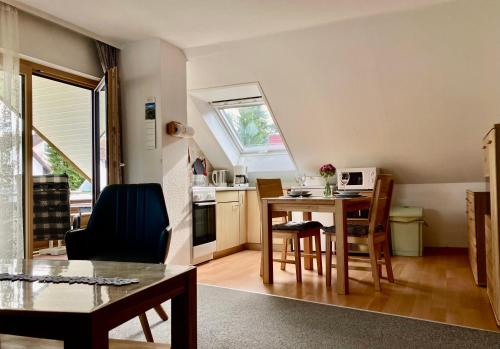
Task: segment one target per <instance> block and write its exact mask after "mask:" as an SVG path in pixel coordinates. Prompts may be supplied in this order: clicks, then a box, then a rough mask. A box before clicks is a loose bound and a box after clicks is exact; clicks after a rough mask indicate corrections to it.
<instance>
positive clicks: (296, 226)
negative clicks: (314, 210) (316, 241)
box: [273, 221, 323, 231]
mask: <svg viewBox="0 0 500 349" xmlns="http://www.w3.org/2000/svg"><path fill="white" fill-rule="evenodd" d="M321 227H323V224H321V223H320V222H317V221H305V222H287V223H282V224H274V225H273V230H299V231H304V230H308V229H319V228H321Z"/></svg>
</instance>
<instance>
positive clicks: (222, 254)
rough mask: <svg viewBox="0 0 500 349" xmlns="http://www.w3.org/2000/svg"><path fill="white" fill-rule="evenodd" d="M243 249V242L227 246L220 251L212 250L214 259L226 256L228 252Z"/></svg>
mask: <svg viewBox="0 0 500 349" xmlns="http://www.w3.org/2000/svg"><path fill="white" fill-rule="evenodd" d="M245 249H246V248H245V244H243V245H238V246H234V247H230V248H227V249H225V250H222V251H216V252H214V259H217V258H222V257H226V256H229V255H230V254H233V253H238V252H241V251H243V250H245Z"/></svg>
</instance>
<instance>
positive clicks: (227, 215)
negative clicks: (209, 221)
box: [215, 201, 240, 252]
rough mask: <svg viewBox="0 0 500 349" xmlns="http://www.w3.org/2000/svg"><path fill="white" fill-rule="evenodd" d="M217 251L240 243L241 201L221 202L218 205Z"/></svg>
mask: <svg viewBox="0 0 500 349" xmlns="http://www.w3.org/2000/svg"><path fill="white" fill-rule="evenodd" d="M215 220H216V239H217V243H216V251H217V252H220V251H224V250H227V249H229V248H232V247H236V246H238V245H239V244H240V208H239V202H238V201H235V202H221V203H219V202H218V203H217V207H216V219H215Z"/></svg>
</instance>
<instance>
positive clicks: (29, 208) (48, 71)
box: [19, 59, 99, 259]
mask: <svg viewBox="0 0 500 349" xmlns="http://www.w3.org/2000/svg"><path fill="white" fill-rule="evenodd" d="M19 73H20V75H21V76H22V77H23V82H24V83H23V85H22V88H23V90H22V93H21V95H22V96H23V97H24V100H23V170H24V173H23V182H24V193H23V195H24V258H25V259H32V258H33V163H32V159H33V137H31V134H32V132H33V89H32V88H33V85H32V79H33V75H37V76H41V77H44V78H48V79H52V80H56V81H59V82H62V83H66V84H70V85H74V86H78V87H82V88H85V89H88V90H94V89H95V88H96V87H97V85H98V84H99V80H93V79H89V78H86V77H83V76H80V75H76V74H73V73H69V72H66V71H63V70H59V69H56V68H52V67H48V66H45V65H42V64H39V63H34V62H30V61H27V60H24V59H21V60H20V67H19ZM92 103H94V100H92ZM93 132H94V130H93Z"/></svg>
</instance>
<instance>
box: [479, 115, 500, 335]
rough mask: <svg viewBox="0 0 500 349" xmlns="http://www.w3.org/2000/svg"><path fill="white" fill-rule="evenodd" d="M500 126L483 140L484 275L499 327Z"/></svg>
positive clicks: (494, 128) (496, 126) (495, 127)
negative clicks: (487, 193)
mask: <svg viewBox="0 0 500 349" xmlns="http://www.w3.org/2000/svg"><path fill="white" fill-rule="evenodd" d="M499 137H500V124H497V125H495V126H494V127H493V128H492V129H491V130H490V131H489V132H488V134H487V135H486V136H485V137H484V139H483V148H484V151H485V154H486V157H487V159H486V160H485V164H487V166H488V169H487V170H488V171H487V174H486V176H485V177H486V183H487V185H488V186H489V191H490V215H489V216H486V222H485V227H486V228H485V235H486V237H485V238H486V275H487V285H486V287H487V293H488V298H489V299H490V303H491V306H492V308H493V313H494V314H495V318H496V321H497V324H498V325H499V326H500V244H499V230H500V222H499V213H500V212H499V210H500V205H499V199H500V192H499V190H500V187H499V181H500V149H499V146H500V138H499Z"/></svg>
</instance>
